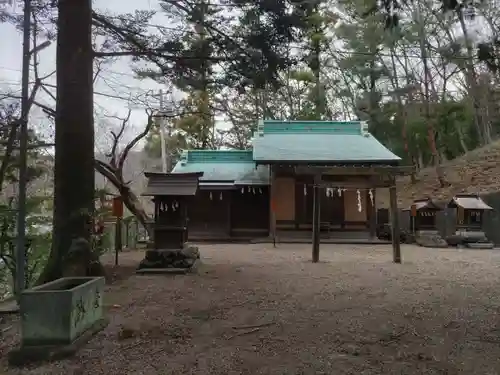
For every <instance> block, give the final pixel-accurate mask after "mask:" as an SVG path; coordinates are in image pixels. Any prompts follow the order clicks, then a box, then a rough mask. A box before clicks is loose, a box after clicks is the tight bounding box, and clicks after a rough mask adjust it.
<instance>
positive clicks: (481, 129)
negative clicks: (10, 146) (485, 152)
mask: <svg viewBox="0 0 500 375" xmlns="http://www.w3.org/2000/svg"><path fill="white" fill-rule="evenodd" d="M457 13H458V20H459V21H460V27H461V28H462V33H463V34H464V39H465V47H466V50H467V59H466V66H467V69H466V70H467V74H466V76H467V84H468V86H469V97H470V100H472V106H473V113H474V125H475V126H476V130H477V133H478V134H477V135H478V138H479V140H480V142H481V144H482V145H484V144H488V143H490V142H491V135H490V125H489V124H486V123H485V122H484V118H483V116H482V113H481V102H480V93H479V90H478V82H477V73H476V69H475V68H474V49H473V46H472V42H471V40H470V37H469V31H468V30H467V26H466V25H465V16H464V13H463V9H462V7H460V8H459V10H458V11H457Z"/></svg>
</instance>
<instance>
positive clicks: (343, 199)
mask: <svg viewBox="0 0 500 375" xmlns="http://www.w3.org/2000/svg"><path fill="white" fill-rule="evenodd" d="M330 177H331V179H332V182H331V184H332V186H335V182H333V181H338V184H339V185H340V186H341V185H342V183H343V182H348V183H352V184H353V185H355V184H356V183H359V185H360V187H361V189H360V194H361V205H362V209H361V212H359V210H358V200H357V191H356V189H355V188H350V189H348V190H347V191H344V192H342V194H341V195H339V194H338V191H337V190H336V189H333V188H332V189H329V188H326V187H322V188H321V189H320V199H321V219H320V220H321V222H322V223H328V224H329V227H330V228H331V229H367V228H368V218H369V214H368V209H369V208H370V205H369V204H368V199H369V198H368V191H367V189H366V183H367V177H359V176H330ZM327 178H328V177H327ZM271 190H272V199H273V204H274V209H275V218H276V227H277V228H278V229H289V230H310V229H312V219H313V177H312V176H311V175H296V176H293V175H279V176H277V177H276V178H275V179H274V181H273V183H272V188H271Z"/></svg>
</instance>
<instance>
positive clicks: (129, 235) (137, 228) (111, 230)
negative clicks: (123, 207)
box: [102, 216, 147, 252]
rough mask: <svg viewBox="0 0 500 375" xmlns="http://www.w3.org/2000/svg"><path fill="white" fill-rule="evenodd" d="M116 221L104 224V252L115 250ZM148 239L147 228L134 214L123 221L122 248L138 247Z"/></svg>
mask: <svg viewBox="0 0 500 375" xmlns="http://www.w3.org/2000/svg"><path fill="white" fill-rule="evenodd" d="M116 226H117V224H116V223H106V224H105V226H104V238H103V244H102V247H103V252H107V251H115V250H116V248H115V241H116ZM146 240H147V233H146V230H145V229H144V228H143V227H142V225H141V224H140V223H139V222H138V221H137V219H136V218H135V217H134V216H129V217H126V218H124V219H122V221H121V243H122V250H124V249H136V248H137V247H138V244H139V243H141V242H144V241H146Z"/></svg>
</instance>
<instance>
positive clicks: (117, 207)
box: [113, 197, 123, 266]
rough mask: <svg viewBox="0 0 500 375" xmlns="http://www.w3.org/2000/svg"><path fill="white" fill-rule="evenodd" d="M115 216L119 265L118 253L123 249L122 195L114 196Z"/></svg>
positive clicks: (116, 261) (116, 257)
mask: <svg viewBox="0 0 500 375" xmlns="http://www.w3.org/2000/svg"><path fill="white" fill-rule="evenodd" d="M113 216H115V217H116V227H115V266H117V265H118V253H119V252H120V251H121V250H122V218H123V201H122V199H121V197H115V198H113Z"/></svg>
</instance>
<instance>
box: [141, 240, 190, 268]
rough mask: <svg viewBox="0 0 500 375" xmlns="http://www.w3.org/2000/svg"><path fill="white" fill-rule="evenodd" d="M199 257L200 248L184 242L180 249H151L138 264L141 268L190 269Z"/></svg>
mask: <svg viewBox="0 0 500 375" xmlns="http://www.w3.org/2000/svg"><path fill="white" fill-rule="evenodd" d="M198 259H200V250H199V249H198V247H196V246H192V245H188V244H185V245H184V247H183V248H182V249H152V250H147V251H146V256H145V257H144V259H143V260H142V261H141V263H140V264H139V267H138V270H143V269H167V268H177V269H179V268H181V269H190V268H192V267H193V265H194V264H195V262H196V261H197V260H198Z"/></svg>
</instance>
